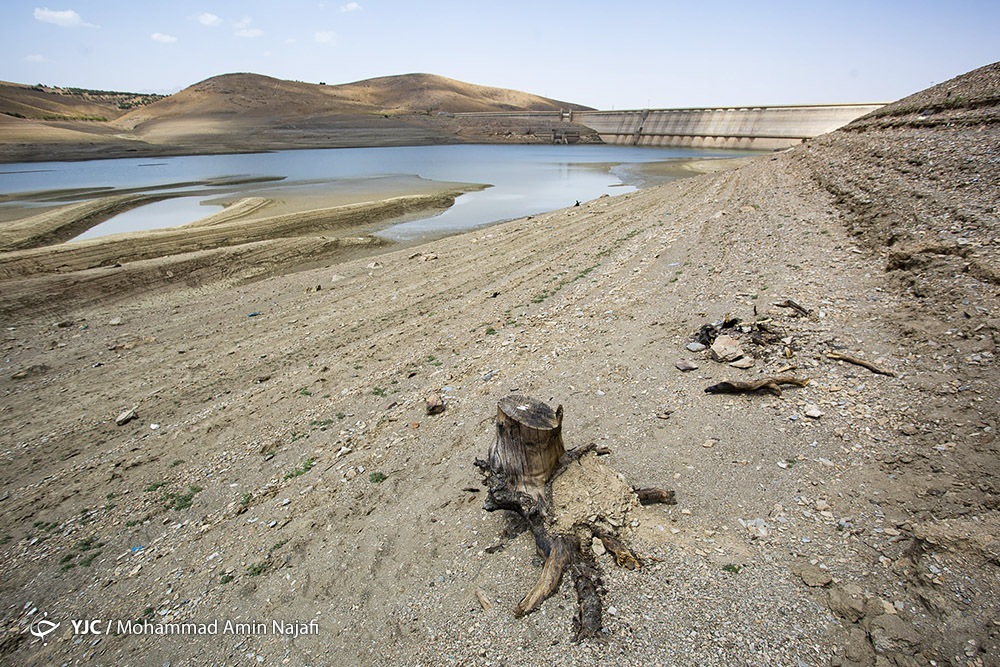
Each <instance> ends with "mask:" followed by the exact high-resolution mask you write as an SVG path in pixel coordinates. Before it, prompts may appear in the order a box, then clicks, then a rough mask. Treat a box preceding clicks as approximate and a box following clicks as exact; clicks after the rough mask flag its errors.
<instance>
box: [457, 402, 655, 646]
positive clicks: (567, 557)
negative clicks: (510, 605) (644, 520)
mask: <svg viewBox="0 0 1000 667" xmlns="http://www.w3.org/2000/svg"><path fill="white" fill-rule="evenodd" d="M562 421H563V409H562V406H561V405H560V406H559V407H557V408H556V409H555V410H552V408H550V407H549V406H548V405H546V404H545V403H543V402H541V401H538V400H536V399H533V398H529V397H527V396H518V395H512V396H507V397H506V398H504V399H502V400H501V401H500V402H499V403H498V404H497V417H496V440H495V441H494V443H493V445H492V446H491V447H490V448H489V454H488V457H487V460H486V461H483V460H476V465H477V466H478V467H479V468H481V469H482V470H483V472H484V474H485V476H486V485H487V487H488V492H487V496H486V501H485V503H484V505H483V508H484V509H485V510H486V511H488V512H493V511H496V510H508V511H510V512H514V513H515V514H516V515H517V516H519V517H521V519H523V522H524V523H526V524H527V527H528V528H530V530H531V533H532V536H533V537H534V540H535V548H536V549H537V551H538V554H539V555H540V556H541V557H542V558H543V559H544V561H545V562H544V565H543V566H542V571H541V573H540V575H539V577H538V581H537V582H536V583H535V585H534V586H533V587H532V588H531V590H529V591H528V592H527V593H526V594H525V596H524V597H523V598H522V599H521V601H520V602H519V603H518V604H517V606H516V607H515V608H514V615H515V616H517V617H521V616H524V615H525V614H529V613H531V612H532V611H534V610H536V609H538V607H539V606H541V604H542V603H543V602H544V601H545V600H546V599H547V598H548V597H550V596H551V595H552V594H553V593H555V592H556V591H557V590H558V589H559V586H560V584H561V582H562V576H563V573H564V572H566V571H568V572H569V573H570V575H571V576H572V578H573V583H574V587H575V589H576V593H577V613H576V618H575V619H574V623H573V628H574V634H575V639H576V640H581V639H586V638H593V637H601V636H602V635H601V632H602V628H601V615H602V601H601V591H602V585H601V580H600V574H599V571H598V568H597V564H596V562H595V561H594V556H593V552H592V551H591V549H590V542H589V541H588V542H587V546H586V548H582V547H581V535H582V536H583V537H584V538H587V539H588V540H592V539H593V538H598V539H600V540H601V541H602V543H603V544H604V545H605V546H606V548H607V549H608V550H609V551H611V552H612V553H613V554H614V556H615V559H616V561H617V562H618V563H619V565H622V566H624V567H628V568H629V569H637V568H638V567H640V564H639V560H638V559H637V558H636V557H635V556H634V555H633V554H632V552H631V551H629V550H628V548H627V547H626V546H625V545H624V544H622V542H621V541H620V540H618V539H617V538H616V536H615V535H613V534H611V532H609V530H608V527H607V526H603V525H602V526H597V525H589V524H587V525H580V524H579V523H575V524H574V525H572V526H570V527H565V526H561V527H560V529H559V530H556V529H555V528H554V526H556V525H557V521H556V517H555V515H554V511H553V509H554V508H553V502H552V484H553V482H554V481H555V480H556V478H557V477H559V475H560V473H562V472H563V471H564V470H566V468H567V467H568V466H570V465H572V464H574V463H575V462H578V461H579V460H580V458H581V457H582V456H584V455H585V454H587V453H589V452H597V451H599V450H598V448H597V447H596V446H595V445H593V444H591V445H585V446H583V447H578V448H575V449H571V450H568V451H567V450H566V449H565V447H564V445H563V439H562ZM603 453H607V452H606V450H605V451H604V452H603ZM598 491H600V489H599V490H598ZM624 491H625V493H627V494H629V495H630V497H633V498H634V499H635V501H634V502H635V505H638V504H639V499H638V498H637V497H635V494H634V490H633V489H632V488H631V487H626V488H625V489H624ZM645 491H654V492H658V493H659V498H660V500H659V501H660V502H673V493H672V492H668V491H665V490H657V489H650V490H645ZM654 495H655V494H654ZM667 498H669V500H667ZM652 502H657V501H656V500H653V501H652ZM612 530H613V529H612Z"/></svg>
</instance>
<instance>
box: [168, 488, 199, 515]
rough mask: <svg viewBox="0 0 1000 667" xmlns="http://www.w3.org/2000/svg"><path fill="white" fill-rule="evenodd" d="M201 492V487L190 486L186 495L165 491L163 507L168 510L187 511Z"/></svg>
mask: <svg viewBox="0 0 1000 667" xmlns="http://www.w3.org/2000/svg"><path fill="white" fill-rule="evenodd" d="M199 492H201V487H200V486H193V485H192V486H189V487H188V490H187V491H185V492H184V493H174V492H171V491H165V492H164V493H163V505H164V507H166V508H167V509H168V510H176V511H180V510H186V509H187V508H189V507H191V503H193V502H194V497H195V496H196V495H198V493H199Z"/></svg>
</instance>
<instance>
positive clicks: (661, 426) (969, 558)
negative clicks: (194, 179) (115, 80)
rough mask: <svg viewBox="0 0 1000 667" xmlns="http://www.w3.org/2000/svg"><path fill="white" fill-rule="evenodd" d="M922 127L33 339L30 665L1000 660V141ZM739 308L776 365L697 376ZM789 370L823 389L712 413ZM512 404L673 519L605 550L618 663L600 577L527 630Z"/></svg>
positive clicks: (123, 309) (25, 432) (4, 532)
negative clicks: (582, 601) (587, 447)
mask: <svg viewBox="0 0 1000 667" xmlns="http://www.w3.org/2000/svg"><path fill="white" fill-rule="evenodd" d="M889 120H890V121H891V122H892V123H894V124H895V125H891V126H889V125H886V126H878V125H876V126H872V127H869V128H868V129H867V130H866V131H865V132H857V133H854V134H845V133H836V134H835V135H834V136H832V137H830V138H821V139H820V140H816V141H813V142H809V143H808V144H807V145H805V146H803V147H800V148H797V149H795V150H792V151H789V152H786V153H783V154H780V155H774V156H767V157H763V158H759V159H757V160H754V161H752V162H750V163H748V164H743V165H742V166H739V167H738V168H735V169H731V170H727V171H722V172H719V173H716V174H709V175H703V176H699V177H695V178H688V179H683V180H679V181H675V182H673V183H670V184H668V185H665V186H659V187H655V188H650V189H645V190H641V191H639V192H635V193H630V194H626V195H622V196H620V197H613V198H609V197H605V198H601V199H598V200H595V201H591V202H586V203H584V204H583V205H581V206H580V207H573V208H569V209H565V210H561V211H555V212H552V213H549V214H545V215H540V216H535V217H533V218H531V219H525V220H516V221H513V222H510V223H506V224H502V225H497V226H494V227H490V228H488V229H484V230H478V231H475V232H472V233H468V234H464V235H460V236H455V237H451V238H447V239H441V240H436V241H433V242H430V243H426V244H423V245H421V246H420V247H419V248H407V249H402V250H390V251H388V252H384V253H382V254H380V255H378V256H377V257H366V258H361V259H356V260H350V261H342V262H331V263H329V264H328V265H325V266H322V267H320V268H317V269H315V270H311V271H305V272H298V273H294V274H291V275H284V276H276V277H271V278H267V279H264V280H259V281H257V282H253V283H251V284H245V285H241V286H233V287H224V288H222V287H217V288H214V289H207V290H205V289H203V290H199V289H184V288H183V287H181V288H175V289H172V290H165V291H161V292H151V293H146V294H142V295H138V296H135V297H132V298H129V299H127V300H122V301H120V302H117V303H115V304H113V305H107V303H104V302H101V301H100V300H99V299H94V300H91V301H90V302H87V301H82V302H81V301H79V300H77V299H72V300H65V301H64V302H63V303H62V304H61V306H59V307H58V308H57V309H55V310H52V309H50V310H46V311H43V312H40V313H38V312H36V313H33V312H30V311H19V312H18V313H17V315H16V317H9V318H7V320H6V322H5V330H4V364H5V368H4V371H3V376H2V377H0V391H2V392H3V397H4V398H3V402H2V406H0V431H2V432H3V433H5V434H7V435H5V436H4V447H3V451H2V452H0V462H2V465H0V485H2V491H0V503H2V507H3V513H2V519H0V522H2V523H0V539H2V542H3V546H2V550H0V572H2V579H0V592H2V598H3V600H4V601H5V603H4V607H3V624H4V634H3V639H2V644H0V651H2V652H3V655H4V660H5V661H6V662H8V663H10V664H77V663H79V664H107V665H111V664H114V665H162V664H166V663H169V664H171V665H181V664H184V665H209V664H290V665H376V664H378V665H384V664H389V665H418V664H419V665H537V664H552V665H657V664H660V665H873V664H879V665H997V664H1000V662H998V659H997V656H998V655H1000V645H998V644H1000V642H998V633H1000V625H998V623H1000V618H998V617H997V615H996V613H997V612H996V610H997V608H998V604H997V603H998V600H1000V578H998V565H1000V550H998V543H997V541H996V535H997V534H998V533H997V529H998V528H1000V525H998V524H1000V521H998V519H997V515H996V509H997V507H998V506H1000V503H998V498H1000V482H998V479H997V475H998V469H1000V466H998V464H997V443H996V441H995V429H996V428H997V426H998V424H997V419H996V417H997V412H998V411H997V400H998V396H1000V393H998V383H997V375H996V371H995V369H994V366H993V363H994V361H993V360H994V354H995V350H996V343H997V337H998V336H1000V324H998V321H997V319H996V313H997V312H998V310H997V309H998V308H1000V303H998V299H1000V297H998V293H997V283H996V282H992V279H991V278H990V276H991V275H992V274H991V273H990V272H991V271H994V270H995V269H996V266H997V260H996V246H995V244H996V238H997V237H996V216H995V209H993V210H994V213H990V207H991V206H992V205H995V201H996V200H995V197H996V194H995V193H996V190H995V189H994V185H995V183H996V181H997V167H996V164H995V160H994V159H993V157H992V155H991V153H990V151H989V149H988V148H982V146H984V145H988V146H994V147H995V146H996V145H997V143H998V142H997V141H996V138H997V136H996V132H997V131H996V129H995V128H996V127H997V125H996V124H990V123H986V124H983V123H980V124H978V125H968V126H964V125H961V124H955V123H954V122H953V123H952V124H951V125H947V124H941V125H940V126H937V127H935V128H931V129H924V128H922V127H921V126H919V124H918V122H917V120H915V119H911V118H910V117H909V116H905V117H898V118H890V119H889ZM886 122H887V123H888V122H889V121H886ZM984 138H987V139H989V140H988V141H985V142H984ZM917 139H919V140H920V141H916V140H917ZM927 152H931V153H934V155H935V160H934V162H935V164H934V165H927V164H926V161H925V163H924V164H923V166H920V165H916V164H914V163H913V160H916V159H917V158H918V157H919V156H920V155H925V154H926V153H927ZM844 165H848V166H844ZM963 175H965V176H963ZM973 175H974V176H975V178H976V180H972V176H973ZM966 176H968V178H966ZM963 179H965V180H963ZM991 193H992V194H991ZM915 202H922V203H915ZM914 206H917V207H918V208H917V209H916V210H919V211H925V212H927V213H928V215H926V216H909V215H907V216H901V215H900V214H899V213H898V211H912V210H915V209H914V208H913V207H914ZM958 212H961V214H962V215H961V217H958ZM931 213H933V215H931ZM918 224H919V225H926V227H918V226H917V225H918ZM888 230H892V231H891V232H889V231H888ZM921 231H923V234H921V233H919V232H921ZM890 235H891V236H893V237H894V238H896V239H897V241H895V242H893V243H889V242H888V241H887V239H888V237H889V236H890ZM932 235H933V236H934V240H935V243H936V245H935V244H933V243H929V242H928V241H930V240H931V239H929V238H927V237H929V236H932ZM949 235H950V236H949ZM921 237H923V238H924V241H925V242H924V244H923V245H918V242H919V241H920V239H921ZM958 239H962V241H959V240H958ZM949 244H950V245H949ZM251 245H252V244H251ZM39 261H41V260H39ZM963 266H965V267H966V268H965V269H964V270H963ZM977 267H978V268H977ZM173 279H174V280H176V281H179V282H182V281H184V280H186V276H185V274H184V273H183V272H177V271H176V270H175V271H174V273H173ZM25 280H28V278H25ZM785 299H793V300H795V301H796V302H797V303H799V304H801V305H803V306H805V307H806V308H807V309H808V310H809V315H807V316H804V315H800V314H798V313H797V312H796V311H794V310H792V309H789V308H785V307H779V306H777V305H775V304H776V303H780V302H782V301H784V300H785ZM51 303H52V304H58V301H57V300H55V299H53V300H52V301H51ZM726 315H729V316H732V317H737V318H739V319H740V320H741V321H742V322H743V323H744V327H745V328H744V329H740V328H738V327H737V328H735V329H732V330H731V331H730V332H729V333H731V334H732V335H733V336H734V337H735V338H736V339H737V340H738V341H739V344H740V346H741V347H742V348H743V350H744V352H745V354H746V356H747V357H749V358H752V359H753V362H754V363H753V366H752V367H751V368H749V369H739V368H735V367H732V366H730V365H727V364H724V363H719V362H717V361H713V360H712V359H710V358H709V357H708V356H707V355H706V353H704V352H690V351H688V350H687V349H686V346H687V344H688V343H690V342H691V341H692V337H693V335H694V333H695V332H696V331H698V330H699V328H701V327H702V326H703V325H705V324H706V323H710V322H713V321H716V320H720V319H723V318H724V316H726ZM758 320H763V321H765V326H766V327H767V328H768V330H769V331H771V332H772V333H771V334H769V335H763V336H755V335H754V332H755V331H757V332H758V333H759V329H758V328H756V327H751V326H750V325H751V324H752V323H754V322H755V321H758ZM831 352H832V353H840V354H848V355H853V356H855V357H861V358H864V359H866V360H868V361H870V362H873V363H875V364H877V366H878V367H880V368H882V369H884V370H886V371H889V372H890V373H892V375H885V374H879V373H875V372H872V371H871V370H869V369H868V368H865V367H862V366H858V365H854V364H851V363H847V362H844V361H839V360H836V359H833V358H831V357H830V356H829V353H831ZM681 359H683V360H685V361H687V362H691V363H694V364H696V365H697V366H698V368H697V369H695V370H692V371H688V372H682V371H681V370H679V369H678V367H677V366H676V362H677V361H678V360H681ZM779 371H781V372H782V373H784V374H791V375H794V376H796V377H798V378H808V379H809V384H808V385H807V386H805V387H795V386H790V387H786V388H785V391H784V392H783V393H782V395H781V396H774V395H771V394H767V393H765V394H752V395H726V394H723V395H716V394H709V393H706V392H705V391H704V390H705V388H706V387H708V386H709V385H713V384H716V383H718V382H720V381H722V380H734V379H735V380H740V379H755V378H760V377H763V376H766V375H771V374H775V373H778V372H779ZM511 392H517V393H522V394H527V395H530V396H534V397H536V398H538V399H541V400H544V401H546V402H549V403H550V404H552V405H556V404H561V405H563V406H564V408H565V415H566V417H565V422H564V437H565V439H566V444H567V446H570V447H572V446H577V445H582V444H585V443H589V442H596V443H598V444H600V445H602V446H606V447H608V448H610V449H611V451H612V454H611V455H610V456H607V457H603V458H602V461H603V463H604V465H607V466H609V467H610V468H611V469H612V470H614V471H615V472H616V473H617V474H620V475H622V477H623V478H624V479H625V480H627V481H628V482H629V483H633V484H638V485H643V486H647V485H664V486H669V487H671V488H673V489H674V490H675V491H676V494H677V499H678V504H677V505H666V506H651V507H647V508H632V509H630V510H629V511H628V512H627V514H626V515H625V518H624V521H623V522H622V523H623V525H622V526H621V533H622V537H623V539H625V540H626V541H627V542H628V543H629V544H630V545H631V546H632V547H633V548H634V549H635V551H636V552H637V554H638V555H639V556H640V558H641V560H642V563H643V567H642V568H641V569H640V570H638V571H627V570H620V569H618V568H617V567H616V566H615V565H614V563H613V560H612V559H611V558H610V556H609V555H607V554H604V555H596V556H595V558H596V560H597V563H598V565H599V567H600V569H601V571H602V573H603V584H604V588H605V595H604V600H605V602H604V604H605V613H604V622H605V629H606V638H605V639H604V640H603V641H588V642H583V643H579V644H577V643H573V642H572V641H570V638H571V629H570V628H571V620H572V616H573V613H574V607H575V595H574V593H573V591H572V590H571V586H570V585H568V584H566V583H564V585H563V587H562V589H561V590H560V591H559V592H558V593H557V594H556V595H555V596H553V597H552V598H551V599H549V600H548V601H547V602H545V603H544V604H543V605H542V608H541V609H540V610H539V611H538V612H536V613H534V614H531V615H529V616H527V617H525V618H522V619H516V618H514V617H513V616H512V614H511V609H512V608H513V607H514V605H515V604H516V603H517V601H518V600H519V599H520V597H521V595H522V594H523V593H524V592H525V591H526V590H527V588H528V587H529V586H530V585H531V584H532V583H533V582H534V580H535V578H536V577H537V574H538V570H539V562H538V561H537V559H536V558H535V556H534V548H533V544H532V542H531V539H530V536H528V535H525V534H522V535H520V536H518V537H515V538H512V539H509V538H505V537H503V536H502V535H501V533H502V532H503V529H504V526H505V521H504V520H503V518H502V517H500V516H497V515H495V514H488V513H486V512H484V511H483V509H482V501H483V498H484V491H483V486H482V482H481V480H480V477H479V474H478V472H477V470H476V468H475V467H474V465H473V460H474V459H475V458H477V457H482V456H483V455H484V454H485V452H486V449H487V447H488V446H489V444H490V442H491V441H492V439H493V437H494V434H493V429H494V427H493V417H494V415H495V412H496V404H497V401H498V400H499V399H500V398H501V397H503V396H506V395H508V394H510V393H511ZM429 393H436V394H439V395H440V396H442V397H443V399H444V402H445V404H446V406H447V409H446V411H445V412H444V413H443V414H440V415H435V416H428V415H427V414H425V409H424V408H425V398H426V396H427V395H428V394H429ZM130 409H134V410H135V418H133V419H131V420H129V421H127V422H126V423H124V424H122V425H117V424H116V421H115V420H116V417H118V416H119V415H120V414H122V413H123V412H126V411H128V410H130ZM588 465H589V464H588ZM593 493H594V494H595V495H596V496H600V495H601V493H602V491H601V489H595V490H594V491H593ZM42 614H48V618H49V619H52V620H53V621H58V622H61V625H60V627H59V628H58V629H56V630H55V631H54V632H53V633H52V634H50V635H48V636H47V638H46V642H45V643H43V642H42V641H41V640H40V639H38V638H36V637H35V636H33V635H32V634H30V632H29V628H30V627H33V626H32V623H33V622H35V623H36V625H35V626H34V627H36V628H37V627H38V626H37V620H38V618H39V617H40V615H42ZM83 618H88V619H93V618H97V619H102V620H103V621H104V622H105V625H102V626H101V627H102V628H106V627H114V628H115V629H116V632H115V633H112V634H102V635H100V636H96V635H81V634H74V633H73V628H72V626H71V624H70V623H69V621H70V619H83ZM119 620H121V621H123V622H124V621H127V620H133V621H137V622H139V625H138V627H139V628H144V627H149V628H155V627H157V626H159V627H168V625H169V624H170V623H180V622H192V623H194V622H197V623H211V622H212V621H218V622H219V626H218V627H217V629H216V632H215V633H214V634H211V635H210V636H197V635H186V636H179V637H178V636H173V637H168V636H156V635H154V634H151V633H153V632H154V631H155V630H146V631H145V632H146V633H147V634H146V635H141V634H136V633H137V632H141V630H140V631H136V630H135V629H134V628H133V629H132V630H131V631H129V630H128V628H127V627H124V626H121V627H120V626H118V621H119ZM146 621H148V622H149V625H148V626H146V625H144V623H145V622H146ZM227 621H233V622H240V623H245V624H248V625H245V626H240V627H233V626H226V622H227ZM274 621H288V622H302V625H299V626H296V627H297V628H298V629H299V630H300V631H301V633H300V634H299V635H298V636H292V634H284V635H282V634H280V633H278V632H277V631H276V629H275V626H274V625H273V622H274ZM310 621H316V624H315V626H310V625H308V624H309V622H310ZM227 627H229V628H230V630H231V631H230V632H227V631H226V628H227ZM313 627H315V628H316V629H315V632H314V631H313V630H312V629H311V628H313Z"/></svg>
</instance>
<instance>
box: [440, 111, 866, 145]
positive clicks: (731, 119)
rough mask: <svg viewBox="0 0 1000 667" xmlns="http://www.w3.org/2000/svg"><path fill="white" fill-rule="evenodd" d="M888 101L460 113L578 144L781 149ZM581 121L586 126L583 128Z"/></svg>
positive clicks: (563, 141)
mask: <svg viewBox="0 0 1000 667" xmlns="http://www.w3.org/2000/svg"><path fill="white" fill-rule="evenodd" d="M882 106H884V105H883V104H806V105H794V106H792V105H789V106H732V107H711V108H692V109H635V110H628V111H536V112H509V113H508V112H493V113H456V114H455V116H456V117H467V118H490V119H493V120H494V121H499V122H505V120H506V122H510V123H511V124H519V125H521V124H523V123H525V122H527V123H531V122H534V123H535V124H536V125H537V126H538V127H539V128H543V127H544V128H545V131H547V132H550V133H551V136H552V140H553V142H554V143H575V141H578V140H579V139H580V137H581V130H582V129H584V128H585V129H589V130H591V131H592V132H595V133H596V134H597V135H598V136H599V137H600V138H601V140H602V141H603V142H604V143H606V144H618V145H629V146H676V147H686V148H732V149H742V150H777V149H782V148H788V147H789V146H794V145H795V144H799V143H802V142H803V141H805V140H806V139H811V138H812V137H816V136H819V135H821V134H826V133H827V132H832V131H833V130H836V129H838V128H840V127H843V126H844V125H847V124H848V123H850V122H851V121H852V120H854V119H856V118H860V117H861V116H864V115H865V114H867V113H871V112H872V111H875V110H876V109H879V108H881V107H882ZM581 126H582V127H581Z"/></svg>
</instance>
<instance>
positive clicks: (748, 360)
mask: <svg viewBox="0 0 1000 667" xmlns="http://www.w3.org/2000/svg"><path fill="white" fill-rule="evenodd" d="M754 363H756V362H755V361H754V358H753V357H741V358H740V359H737V360H736V361H731V362H729V365H730V366H732V367H733V368H744V369H746V368H752V367H753V365H754Z"/></svg>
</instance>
